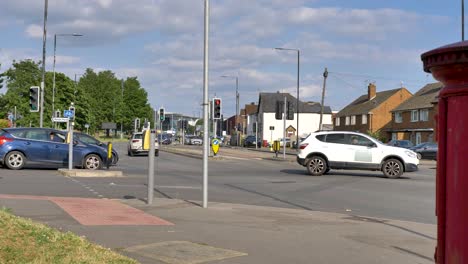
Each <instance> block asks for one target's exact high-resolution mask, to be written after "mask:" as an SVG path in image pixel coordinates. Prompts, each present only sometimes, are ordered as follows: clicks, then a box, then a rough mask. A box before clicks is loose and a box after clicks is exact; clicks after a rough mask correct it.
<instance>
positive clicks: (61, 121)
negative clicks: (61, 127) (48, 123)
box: [52, 117, 69, 123]
mask: <svg viewBox="0 0 468 264" xmlns="http://www.w3.org/2000/svg"><path fill="white" fill-rule="evenodd" d="M68 120H69V119H68V118H67V117H54V118H52V121H53V122H57V123H67V122H68Z"/></svg>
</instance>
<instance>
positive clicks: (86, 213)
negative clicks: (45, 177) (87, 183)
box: [0, 194, 173, 226]
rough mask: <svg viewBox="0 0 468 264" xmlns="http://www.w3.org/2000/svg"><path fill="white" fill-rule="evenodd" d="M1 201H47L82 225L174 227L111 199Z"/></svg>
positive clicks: (55, 198)
mask: <svg viewBox="0 0 468 264" xmlns="http://www.w3.org/2000/svg"><path fill="white" fill-rule="evenodd" d="M0 199H26V200H45V201H51V202H53V203H55V204H56V205H57V206H59V207H60V208H62V210H64V211H65V212H66V213H68V214H69V215H70V216H71V217H73V218H74V219H75V220H76V221H78V222H79V223H80V224H82V225H85V226H99V225H173V224H172V223H170V222H168V221H165V220H163V219H161V218H158V217H156V216H152V215H149V214H147V213H145V212H143V211H141V210H138V209H136V208H133V207H130V206H128V205H125V204H122V203H119V202H117V201H113V200H109V199H91V198H74V197H73V198H72V197H53V196H32V195H6V194H0Z"/></svg>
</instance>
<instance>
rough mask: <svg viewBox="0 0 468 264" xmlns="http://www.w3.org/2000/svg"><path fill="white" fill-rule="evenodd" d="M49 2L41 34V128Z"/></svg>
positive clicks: (41, 122)
mask: <svg viewBox="0 0 468 264" xmlns="http://www.w3.org/2000/svg"><path fill="white" fill-rule="evenodd" d="M48 6H49V1H48V0H45V1H44V30H43V34H42V82H41V92H40V98H41V99H40V106H39V127H42V124H43V120H44V91H45V62H46V61H45V60H46V42H47V41H46V40H47V9H48Z"/></svg>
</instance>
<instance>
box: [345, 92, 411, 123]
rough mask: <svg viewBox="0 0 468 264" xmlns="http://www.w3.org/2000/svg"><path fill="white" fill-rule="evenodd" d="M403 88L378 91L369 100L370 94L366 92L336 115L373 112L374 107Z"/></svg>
mask: <svg viewBox="0 0 468 264" xmlns="http://www.w3.org/2000/svg"><path fill="white" fill-rule="evenodd" d="M402 89H405V90H406V88H398V89H393V90H388V91H382V92H378V93H376V95H375V97H374V98H373V99H372V100H368V98H367V97H368V95H367V94H364V95H361V96H359V98H358V99H356V100H354V102H352V103H350V104H349V105H347V106H346V107H345V108H343V109H342V110H341V111H339V112H338V113H337V114H336V116H337V117H341V116H350V115H363V114H367V113H369V112H371V110H372V109H374V108H376V107H377V106H379V105H380V104H381V103H383V102H385V101H386V100H387V99H388V98H390V97H391V96H392V95H394V94H396V93H397V92H399V91H401V90H402Z"/></svg>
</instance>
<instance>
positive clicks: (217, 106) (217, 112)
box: [213, 98, 221, 119]
mask: <svg viewBox="0 0 468 264" xmlns="http://www.w3.org/2000/svg"><path fill="white" fill-rule="evenodd" d="M213 119H221V98H213Z"/></svg>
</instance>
